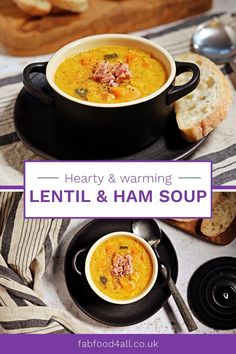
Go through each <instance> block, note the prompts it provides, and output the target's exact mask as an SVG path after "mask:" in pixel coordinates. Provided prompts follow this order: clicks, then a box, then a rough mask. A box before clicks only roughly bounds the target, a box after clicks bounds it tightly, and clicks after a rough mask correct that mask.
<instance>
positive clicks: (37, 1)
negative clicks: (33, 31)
mask: <svg viewBox="0 0 236 354" xmlns="http://www.w3.org/2000/svg"><path fill="white" fill-rule="evenodd" d="M13 2H14V3H15V4H16V5H17V6H18V7H19V8H20V9H21V10H22V11H24V12H25V13H27V14H29V15H31V16H46V15H47V14H49V12H50V11H51V10H52V4H51V3H50V1H47V0H13Z"/></svg>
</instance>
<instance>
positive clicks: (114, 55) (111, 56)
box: [104, 53, 118, 60]
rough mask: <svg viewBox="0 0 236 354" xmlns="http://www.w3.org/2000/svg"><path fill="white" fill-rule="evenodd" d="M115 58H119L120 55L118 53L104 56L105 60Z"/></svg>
mask: <svg viewBox="0 0 236 354" xmlns="http://www.w3.org/2000/svg"><path fill="white" fill-rule="evenodd" d="M115 58H118V54H116V53H112V54H105V55H104V60H109V59H115Z"/></svg>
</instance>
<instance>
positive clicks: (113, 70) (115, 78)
mask: <svg viewBox="0 0 236 354" xmlns="http://www.w3.org/2000/svg"><path fill="white" fill-rule="evenodd" d="M93 79H94V80H95V81H97V82H100V83H101V84H107V85H108V86H112V87H116V86H119V84H120V83H121V82H122V81H124V80H126V79H131V72H130V70H129V66H128V64H126V63H124V64H122V63H118V64H110V63H108V62H107V61H103V62H101V63H99V64H98V65H97V66H96V67H95V68H94V73H93Z"/></svg>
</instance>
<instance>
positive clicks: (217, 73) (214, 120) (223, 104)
mask: <svg viewBox="0 0 236 354" xmlns="http://www.w3.org/2000/svg"><path fill="white" fill-rule="evenodd" d="M177 59H178V60H180V61H190V62H197V61H198V60H201V62H202V66H205V67H207V68H208V70H210V71H211V72H212V74H213V75H214V78H217V80H218V81H220V85H221V87H222V92H223V93H224V95H223V97H221V99H220V100H219V101H218V102H217V104H216V106H215V109H214V111H213V112H212V113H211V114H207V115H205V116H203V118H202V119H201V120H198V121H197V122H195V123H194V124H193V125H192V126H191V127H188V128H185V127H184V126H183V122H182V116H181V112H180V111H181V110H180V104H179V103H178V101H177V102H176V103H175V112H176V120H177V124H178V127H179V129H180V130H181V133H182V135H183V137H184V138H185V139H186V140H188V141H189V142H194V141H198V140H200V139H202V138H203V137H205V136H207V135H208V134H209V133H210V132H211V131H212V130H213V129H214V128H215V127H217V126H218V125H219V124H220V123H221V122H222V121H223V120H224V119H225V118H226V117H227V115H228V112H229V108H230V105H231V103H232V100H233V96H232V90H231V88H230V86H229V83H228V81H227V79H226V78H225V76H224V75H223V73H222V72H221V70H220V69H218V67H217V66H216V65H215V64H214V63H213V62H212V61H211V60H209V59H207V58H205V57H203V56H201V55H198V54H194V53H186V54H184V55H181V56H179V57H178V58H177ZM200 80H201V79H200Z"/></svg>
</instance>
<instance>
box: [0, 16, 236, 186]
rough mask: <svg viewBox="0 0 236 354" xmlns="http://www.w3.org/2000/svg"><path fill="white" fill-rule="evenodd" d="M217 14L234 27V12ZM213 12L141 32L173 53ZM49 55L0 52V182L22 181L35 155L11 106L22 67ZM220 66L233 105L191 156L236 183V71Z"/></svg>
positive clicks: (220, 179) (218, 181)
mask: <svg viewBox="0 0 236 354" xmlns="http://www.w3.org/2000/svg"><path fill="white" fill-rule="evenodd" d="M218 15H219V17H220V19H221V20H222V21H223V22H224V23H227V24H230V25H232V26H233V27H234V28H235V30H236V14H218ZM214 16H216V14H210V15H202V16H199V17H195V18H191V19H188V20H183V21H181V22H178V23H177V24H175V25H173V24H172V25H169V26H166V27H165V29H162V30H159V31H157V30H148V31H145V32H142V35H143V36H144V37H146V38H149V39H150V40H153V41H155V42H157V43H158V44H160V45H162V46H164V47H165V48H166V49H167V50H168V51H169V52H170V53H171V54H173V55H174V56H177V55H179V54H181V53H183V52H186V51H189V50H190V44H191V37H192V34H193V32H194V30H195V29H196V27H197V25H199V24H200V23H202V22H204V21H207V20H209V19H211V18H213V17H214ZM49 57H50V56H40V57H34V58H15V57H14V58H13V57H9V56H7V55H0V168H1V174H0V185H22V184H23V176H22V174H23V160H34V159H39V157H38V156H36V155H35V154H34V153H32V152H31V151H29V150H28V149H27V148H26V147H25V146H24V145H23V144H22V143H21V142H20V141H19V139H18V137H17V135H16V132H15V130H14V126H13V107H14V102H15V99H16V96H17V94H18V92H19V91H20V90H21V88H22V82H21V72H22V70H23V68H24V67H25V66H26V65H27V64H28V63H30V62H32V61H45V60H48V59H49ZM222 70H223V72H224V74H225V75H226V76H227V77H228V78H229V81H230V83H231V85H232V88H233V89H234V100H233V106H232V108H231V110H230V113H229V116H228V118H227V119H226V120H225V121H224V122H223V123H222V124H221V125H220V126H219V127H218V128H216V129H215V130H214V132H213V133H212V134H210V136H209V137H208V139H207V140H206V141H205V142H204V144H203V145H202V146H201V147H200V148H199V149H198V150H197V152H196V153H195V154H194V155H192V156H191V159H198V160H212V161H213V176H214V185H223V184H224V185H236V114H235V111H236V93H235V88H236V75H235V74H233V73H232V72H231V70H230V68H229V66H227V65H226V66H224V67H223V68H222ZM3 73H4V74H3Z"/></svg>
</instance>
